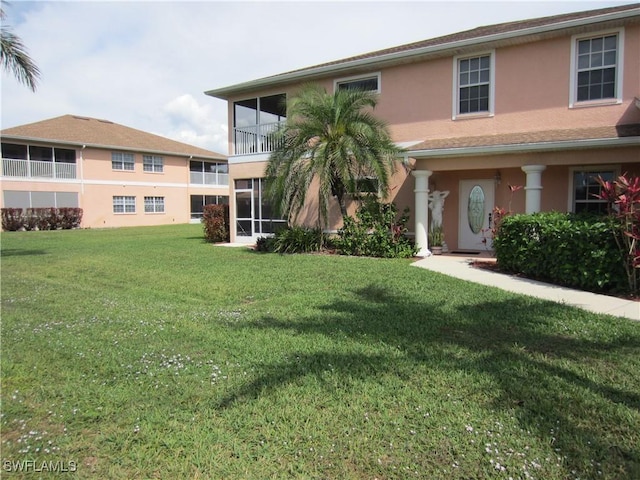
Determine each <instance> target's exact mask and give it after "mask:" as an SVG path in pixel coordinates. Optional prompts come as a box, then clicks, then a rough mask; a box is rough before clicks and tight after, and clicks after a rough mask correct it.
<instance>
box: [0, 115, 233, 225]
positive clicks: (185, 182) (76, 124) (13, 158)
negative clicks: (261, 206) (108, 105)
mask: <svg viewBox="0 0 640 480" xmlns="http://www.w3.org/2000/svg"><path fill="white" fill-rule="evenodd" d="M0 134H1V139H2V170H1V172H0V179H1V180H2V195H1V196H0V206H2V207H13V208H23V209H24V208H29V207H80V208H82V209H83V220H82V227H85V228H87V227H88V228H99V227H123V226H139V225H162V224H171V223H189V222H190V221H199V219H200V218H201V217H202V211H203V205H205V204H211V203H228V201H229V174H228V165H227V158H226V156H225V155H222V154H219V153H215V152H211V151H208V150H205V149H202V148H198V147H194V146H192V145H187V144H184V143H181V142H176V141H173V140H169V139H167V138H164V137H161V136H158V135H153V134H151V133H147V132H143V131H140V130H136V129H133V128H129V127H126V126H124V125H119V124H117V123H113V122H110V121H107V120H99V119H95V118H88V117H81V116H75V115H64V116H61V117H56V118H52V119H49V120H43V121H41V122H35V123H30V124H27V125H21V126H18V127H14V128H7V129H4V130H2V132H0Z"/></svg>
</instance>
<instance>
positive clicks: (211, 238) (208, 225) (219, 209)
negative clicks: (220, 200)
mask: <svg viewBox="0 0 640 480" xmlns="http://www.w3.org/2000/svg"><path fill="white" fill-rule="evenodd" d="M202 224H203V226H204V239H205V240H206V241H207V242H209V243H218V242H228V241H229V240H230V237H229V205H226V204H220V205H205V206H204V209H203V215H202Z"/></svg>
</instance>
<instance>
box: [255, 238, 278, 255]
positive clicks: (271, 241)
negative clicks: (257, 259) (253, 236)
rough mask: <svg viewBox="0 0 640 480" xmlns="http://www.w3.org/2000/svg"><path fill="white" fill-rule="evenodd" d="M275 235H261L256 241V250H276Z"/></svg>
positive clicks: (266, 251)
mask: <svg viewBox="0 0 640 480" xmlns="http://www.w3.org/2000/svg"><path fill="white" fill-rule="evenodd" d="M275 244H276V238H275V237H259V238H258V240H257V241H256V249H255V250H256V252H263V253H273V252H275V248H276V247H275Z"/></svg>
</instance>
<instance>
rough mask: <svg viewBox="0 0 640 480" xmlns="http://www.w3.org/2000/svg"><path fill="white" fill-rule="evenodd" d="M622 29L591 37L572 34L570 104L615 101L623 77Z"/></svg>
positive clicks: (617, 97) (618, 94)
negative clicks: (621, 66) (621, 72)
mask: <svg viewBox="0 0 640 480" xmlns="http://www.w3.org/2000/svg"><path fill="white" fill-rule="evenodd" d="M622 35H623V32H622V30H620V31H616V32H611V33H608V34H604V35H598V36H594V37H588V38H585V37H574V39H573V40H574V41H573V44H572V49H573V55H572V68H571V74H572V80H571V90H572V98H571V103H572V104H575V103H581V102H584V103H588V102H596V103H597V102H602V101H604V102H605V103H608V102H607V100H608V101H617V100H618V99H619V96H620V91H621V90H622V88H621V81H622V77H621V75H620V71H619V68H620V67H619V65H621V63H622V62H621V58H622V41H621V38H622Z"/></svg>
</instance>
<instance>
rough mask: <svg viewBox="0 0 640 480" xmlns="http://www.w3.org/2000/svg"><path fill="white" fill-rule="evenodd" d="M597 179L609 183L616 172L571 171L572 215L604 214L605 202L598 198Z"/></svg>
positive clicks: (600, 188) (600, 170)
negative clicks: (584, 213) (599, 178)
mask: <svg viewBox="0 0 640 480" xmlns="http://www.w3.org/2000/svg"><path fill="white" fill-rule="evenodd" d="M598 177H602V179H603V180H606V181H608V182H611V181H613V180H614V179H615V177H616V172H615V171H614V170H610V169H598V170H574V171H573V191H572V194H573V198H572V211H573V212H574V213H583V212H591V213H606V211H607V202H606V201H605V200H601V199H599V198H598V195H600V193H601V192H602V187H601V186H600V184H599V183H598V180H597V179H598Z"/></svg>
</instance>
